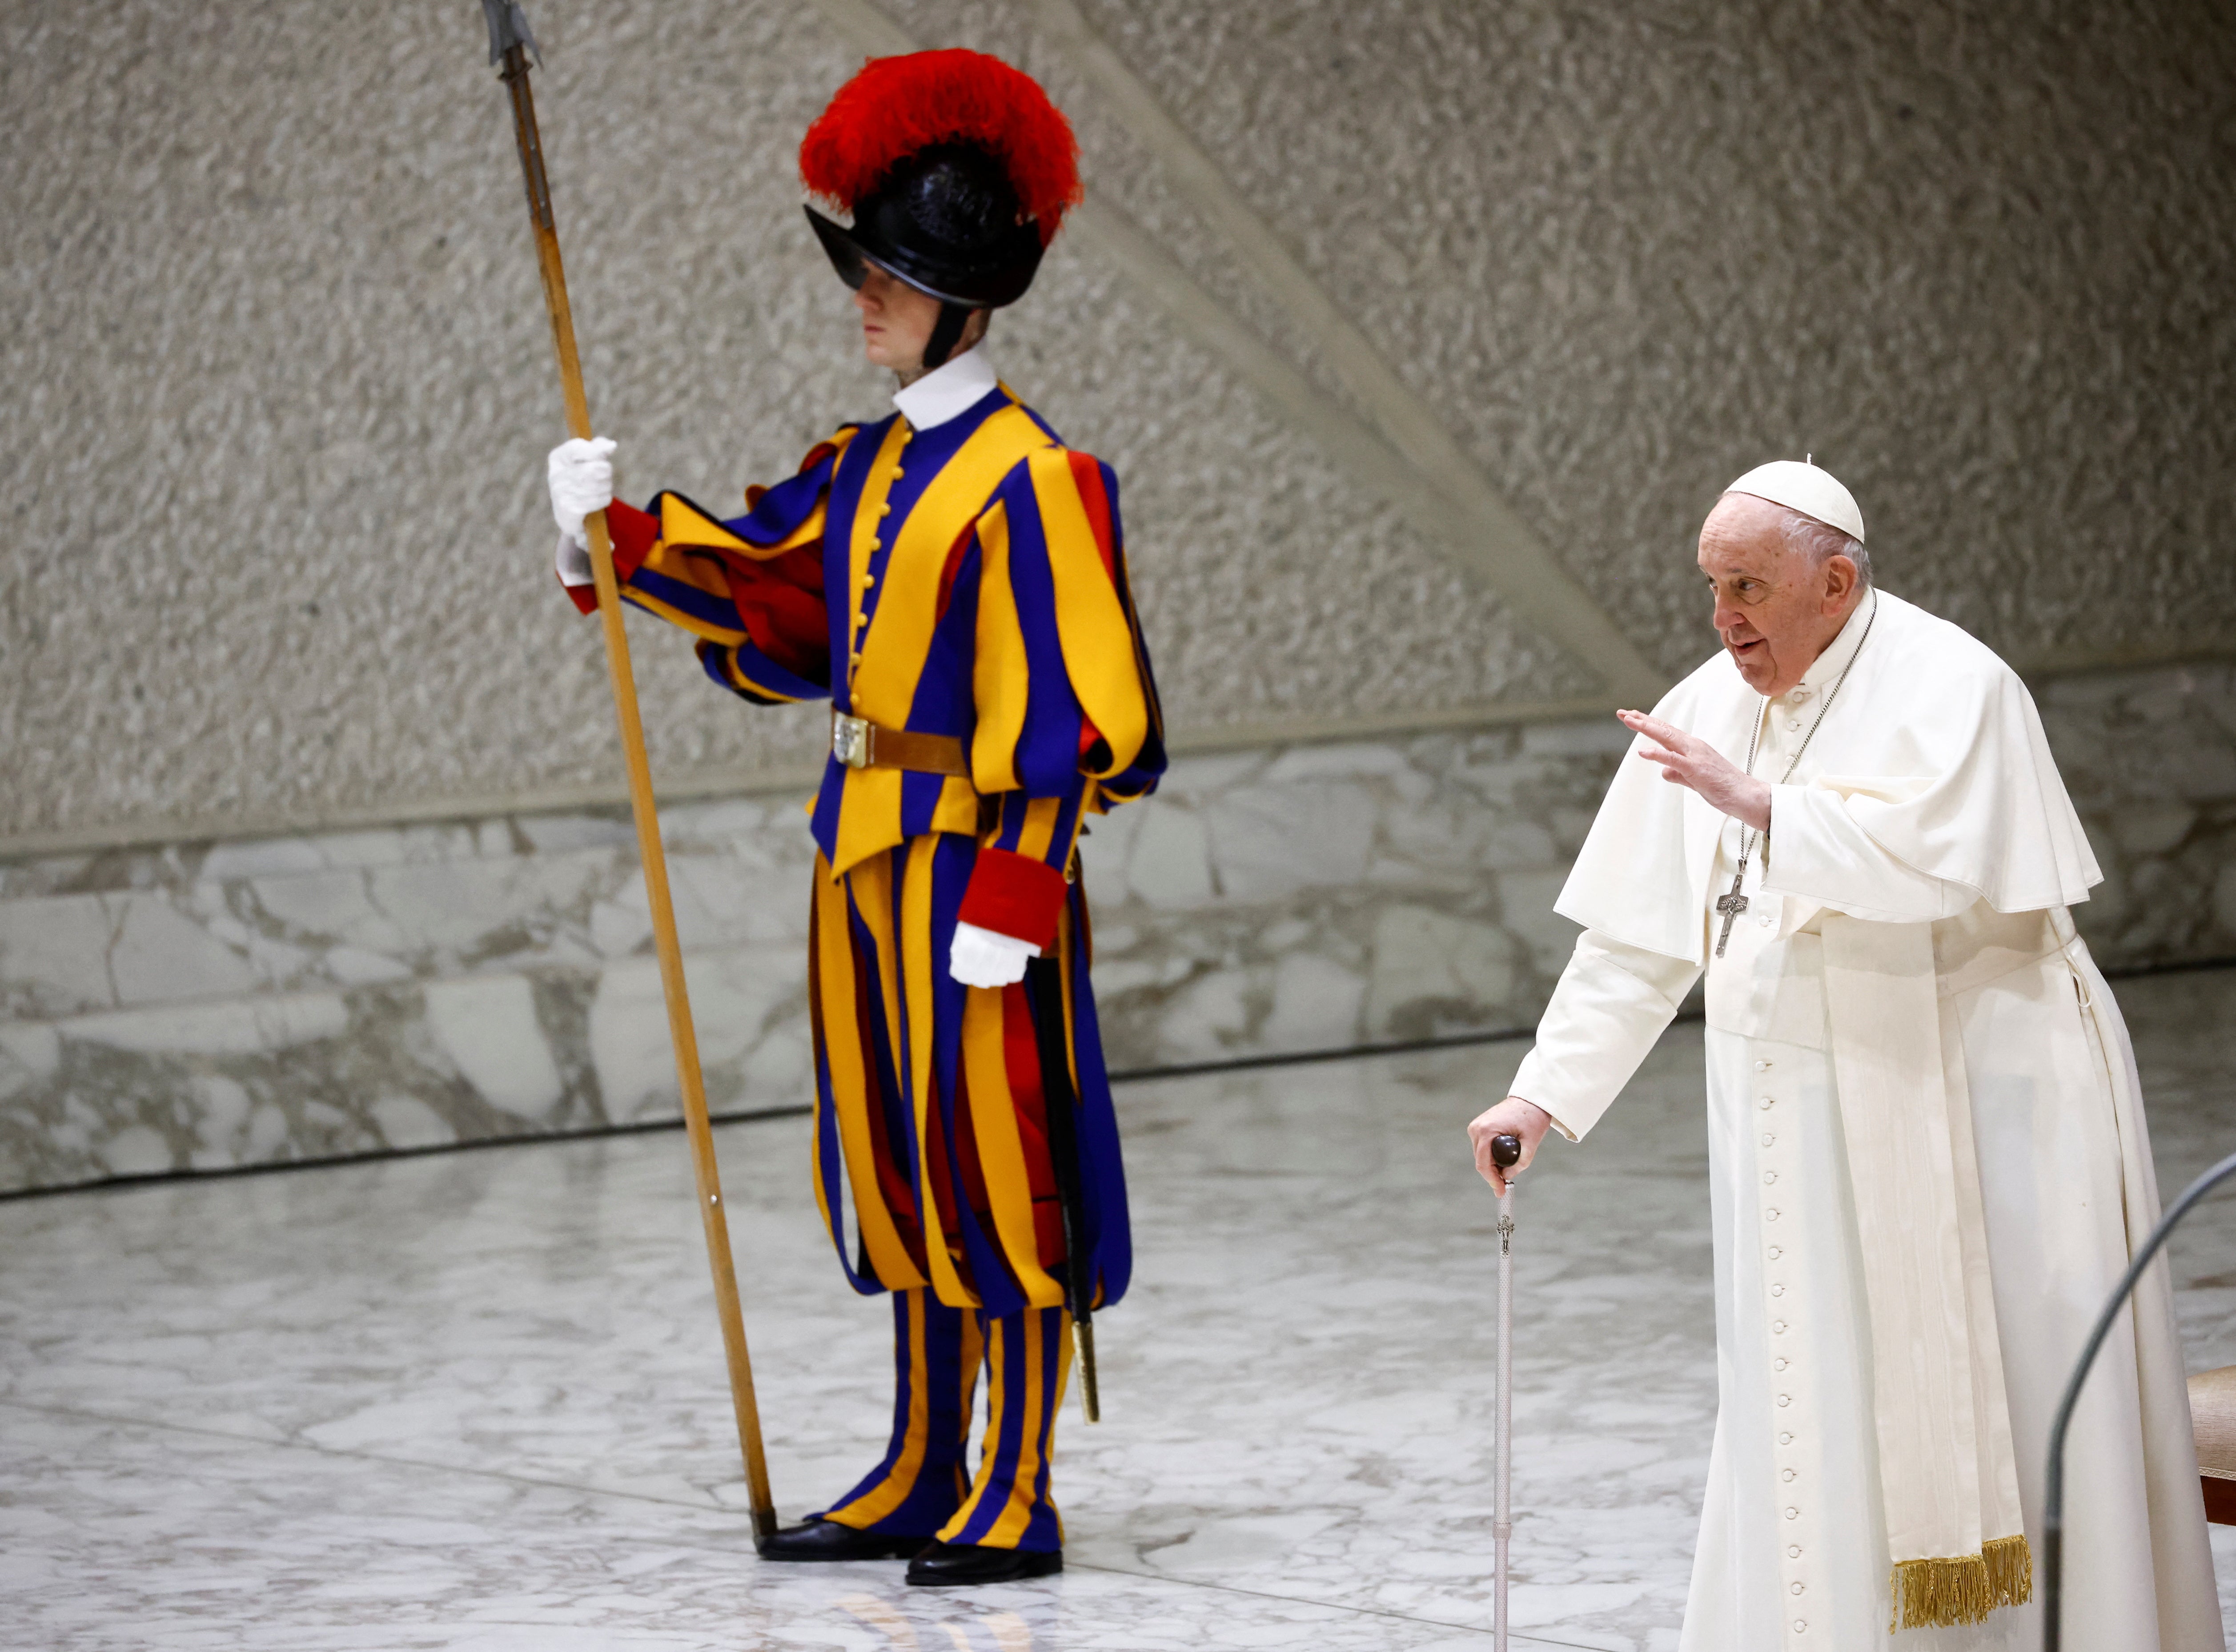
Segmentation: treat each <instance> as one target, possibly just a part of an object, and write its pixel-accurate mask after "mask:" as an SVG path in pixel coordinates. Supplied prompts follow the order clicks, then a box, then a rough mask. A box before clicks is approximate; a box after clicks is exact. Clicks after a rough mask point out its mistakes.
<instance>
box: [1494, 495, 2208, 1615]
mask: <svg viewBox="0 0 2236 1652" xmlns="http://www.w3.org/2000/svg"><path fill="white" fill-rule="evenodd" d="M1700 570H1701V572H1702V573H1703V574H1704V575H1705V576H1707V581H1708V584H1709V587H1710V589H1711V590H1712V592H1713V596H1714V600H1715V628H1716V631H1717V635H1718V636H1719V637H1720V640H1721V642H1722V643H1723V648H1722V651H1721V652H1720V653H1719V654H1718V655H1716V657H1715V658H1713V659H1712V660H1710V661H1707V663H1706V664H1704V665H1702V666H1701V667H1700V668H1699V669H1698V670H1696V671H1694V672H1693V674H1692V675H1690V676H1689V677H1687V678H1686V679H1685V681H1682V682H1680V683H1679V684H1678V685H1677V687H1676V688H1674V689H1672V690H1671V691H1670V692H1669V694H1667V697H1665V698H1664V699H1663V701H1661V704H1660V705H1659V706H1657V707H1656V708H1654V714H1652V715H1651V716H1648V715H1646V714H1642V713H1639V712H1630V711H1626V712H1623V713H1621V714H1620V715H1621V720H1622V721H1623V722H1624V724H1625V725H1626V726H1627V727H1629V728H1630V729H1631V730H1632V731H1633V733H1634V734H1635V735H1636V736H1637V739H1636V740H1635V741H1634V745H1633V747H1632V755H1631V756H1629V757H1628V758H1627V759H1626V760H1624V762H1623V765H1622V767H1621V772H1620V773H1618V774H1617V775H1616V778H1615V783H1614V785H1613V786H1612V787H1609V788H1608V796H1607V800H1606V801H1605V803H1604V804H1603V805H1602V806H1601V809H1600V813H1599V817H1598V819H1597V820H1596V821H1595V824H1594V826H1593V827H1592V830H1591V833H1590V835H1589V837H1588V839H1586V840H1585V844H1584V847H1583V851H1582V853H1581V854H1580V855H1579V856H1578V857H1577V860H1576V865H1575V870H1574V872H1572V873H1571V874H1570V875H1569V878H1568V885H1567V886H1566V887H1565V888H1564V889H1563V890H1562V893H1561V898H1560V899H1559V901H1558V902H1557V903H1556V910H1558V911H1559V912H1562V914H1563V915H1564V916H1566V917H1568V918H1572V919H1574V920H1575V922H1577V923H1579V924H1582V925H1584V933H1583V935H1582V937H1581V938H1579V939H1578V940H1577V943H1576V950H1575V957H1574V958H1572V959H1571V961H1570V962H1569V964H1568V969H1567V971H1565V972H1564V973H1563V974H1562V977H1561V983H1560V985H1559V987H1558V989H1557V990H1556V991H1555V993H1554V995H1553V1000H1552V1003H1551V1004H1549V1006H1548V1008H1547V1010H1546V1011H1545V1016H1544V1018H1543V1020H1542V1022H1541V1023H1539V1025H1538V1029H1537V1042H1536V1047H1535V1048H1534V1049H1533V1050H1531V1051H1530V1053H1529V1056H1527V1058H1525V1059H1524V1060H1523V1062H1522V1067H1521V1070H1520V1071H1519V1072H1517V1073H1516V1076H1515V1079H1514V1085H1513V1091H1514V1093H1513V1094H1512V1095H1510V1096H1508V1097H1507V1098H1506V1099H1505V1100H1504V1101H1503V1102H1500V1103H1499V1104H1498V1105H1497V1106H1496V1107H1494V1108H1492V1109H1490V1111H1488V1112H1486V1113H1485V1114H1483V1116H1482V1117H1480V1118H1479V1119H1477V1120H1476V1122H1475V1123H1474V1124H1473V1125H1472V1126H1471V1127H1470V1135H1471V1136H1472V1137H1473V1138H1474V1142H1475V1147H1476V1164H1477V1167H1478V1168H1480V1169H1481V1170H1482V1172H1483V1175H1484V1176H1485V1177H1487V1178H1488V1179H1489V1180H1490V1181H1491V1182H1492V1184H1493V1185H1494V1186H1502V1185H1503V1176H1504V1175H1508V1174H1511V1173H1508V1172H1502V1171H1501V1170H1500V1169H1499V1168H1497V1167H1496V1165H1494V1164H1493V1163H1492V1162H1491V1160H1490V1139H1491V1137H1492V1136H1494V1135H1498V1134H1501V1133H1503V1132H1511V1133H1513V1134H1515V1135H1519V1136H1520V1137H1521V1139H1522V1159H1521V1162H1520V1164H1519V1165H1517V1167H1516V1169H1517V1170H1518V1169H1520V1168H1523V1167H1526V1166H1527V1165H1528V1164H1529V1158H1530V1155H1532V1154H1534V1153H1535V1151H1536V1147H1537V1144H1538V1142H1540V1141H1541V1140H1542V1137H1543V1136H1544V1135H1545V1132H1546V1131H1547V1130H1548V1129H1558V1130H1559V1131H1560V1132H1561V1133H1562V1135H1565V1136H1567V1137H1568V1139H1570V1140H1571V1141H1575V1140H1578V1139H1580V1138H1582V1136H1583V1135H1584V1134H1585V1133H1586V1132H1587V1131H1588V1130H1589V1129H1591V1128H1592V1126H1593V1125H1594V1124H1595V1123H1596V1122H1598V1120H1599V1118H1600V1116H1601V1114H1602V1113H1604V1112H1605V1111H1606V1110H1607V1109H1608V1105H1609V1104H1610V1103H1611V1102H1613V1101H1614V1100H1615V1096H1616V1095H1617V1093H1618V1092H1619V1091H1621V1089H1622V1087H1623V1086H1624V1084H1625V1083H1628V1081H1629V1078H1630V1076H1631V1074H1632V1073H1633V1072H1634V1070H1636V1069H1637V1067H1638V1064H1639V1063H1640V1062H1641V1060H1642V1059H1643V1058H1644V1056H1646V1053H1647V1050H1649V1049H1651V1048H1652V1046H1653V1044H1654V1040H1655V1039H1656V1037H1659V1036H1660V1034H1661V1030H1662V1029H1663V1028H1664V1027H1665V1026H1667V1024H1668V1023H1669V1021H1670V1018H1671V1017H1673V1016H1674V1015H1675V1013H1676V1011H1677V1007H1678V1004H1679V1003H1680V1001H1681V1000H1682V999H1683V998H1684V997H1685V995H1686V993H1687V991H1689V990H1690V988H1691V987H1692V985H1693V982H1694V981H1695V980H1696V979H1698V978H1699V977H1700V975H1701V972H1702V971H1704V970H1705V971H1706V972H1707V984H1706V988H1705V991H1706V997H1707V1035H1706V1043H1707V1069H1708V1085H1707V1091H1708V1134H1709V1164H1710V1182H1711V1209H1712V1219H1713V1226H1714V1232H1715V1268H1716V1359H1717V1378H1718V1387H1719V1391H1720V1408H1719V1410H1718V1413H1717V1418H1716V1430H1715V1438H1714V1441H1713V1445H1712V1447H1711V1449H1710V1454H1709V1467H1708V1484H1707V1497H1706V1500H1705V1503H1704V1505H1703V1507H1702V1510H1701V1516H1700V1543H1699V1546H1698V1548H1697V1550H1696V1551H1695V1553H1694V1557H1693V1582H1692V1589H1691V1594H1690V1596H1689V1598H1688V1600H1687V1605H1686V1611H1685V1626H1684V1629H1683V1633H1682V1636H1681V1639H1680V1642H1679V1644H1680V1648H1681V1649H1683V1652H1772V1649H1781V1652H1836V1649H1837V1652H1864V1649H1880V1648H1917V1649H1921V1652H1924V1649H1935V1652H1939V1649H1956V1648H1959V1647H1961V1648H1963V1649H1966V1652H1983V1649H1998V1652H2001V1649H2017V1648H2021V1647H2029V1648H2030V1647H2034V1646H2036V1645H2039V1644H2040V1642H2041V1636H2042V1624H2041V1616H2040V1614H2041V1608H2040V1605H2039V1604H2038V1603H2034V1602H2033V1601H2032V1598H2031V1596H2032V1570H2033V1565H2032V1550H2031V1546H2030V1544H2029V1541H2028V1533H2029V1531H2030V1530H2039V1521H2040V1516H2041V1498H2042V1470H2043V1454H2044V1451H2045V1449H2046V1446H2047V1442H2048V1438H2049V1424H2050V1419H2051V1417H2052V1414H2053V1412H2055V1407H2056V1405H2057V1401H2058V1399H2059V1396H2060V1393H2061V1392H2062V1387H2063V1385H2064V1383H2065V1380H2066V1378H2067V1375H2068V1372H2069V1369H2070V1367H2071V1365H2072V1362H2073V1359H2074V1358H2075V1355H2076V1354H2077V1353H2078V1352H2079V1350H2080V1346H2081V1342H2082V1340H2083V1339H2084V1338H2085V1337H2086V1335H2087V1333H2088V1326H2089V1324H2090V1321H2091V1320H2092V1319H2093V1317H2094V1315H2095V1313H2096V1311H2097V1310H2098V1308H2099V1307H2100V1306H2101V1305H2102V1303H2103V1301H2104V1299H2105V1298H2106V1296H2107V1295H2108V1294H2109V1293H2110V1291H2111V1289H2112V1287H2113V1286H2114V1284H2115V1283H2116V1282H2117V1281H2118V1280H2119V1277H2120V1275H2121V1272H2122V1270H2123V1269H2124V1268H2125V1267H2126V1266H2127V1260H2128V1257H2129V1255H2130V1247H2131V1246H2133V1245H2135V1244H2138V1243H2140V1242H2141V1240H2142V1238H2143V1236H2144V1235H2145V1234H2147V1233H2148V1232H2149V1230H2150V1227H2151V1226H2152V1224H2153V1222H2154V1221H2155V1220H2156V1218H2157V1216H2158V1214H2159V1201H2158V1193H2157V1184H2156V1182H2155V1181H2154V1176H2153V1172H2152V1168H2151V1149H2150V1139H2149V1135H2148V1134H2147V1130H2146V1129H2145V1126H2144V1122H2143V1108H2142V1099H2141V1094H2140V1092H2139V1089H2138V1086H2137V1081H2136V1076H2135V1065H2134V1053H2133V1051H2132V1050H2131V1048H2130V1046H2129V1043H2128V1041H2127V1030H2126V1028H2125V1027H2124V1026H2123V1025H2122V1024H2121V1020H2120V1013H2119V1010H2118V1008H2117V1006H2116V1005H2115V1004H2114V1003H2113V1001H2112V994H2111V991H2110V990H2109V989H2108V987H2107V986H2106V985H2105V983H2104V977H2102V975H2101V974H2100V973H2099V972H2098V971H2097V969H2096V966H2095V963H2094V962H2093V961H2092V960H2091V959H2090V958H2089V955H2088V948H2087V946H2086V945H2084V944H2082V942H2081V938H2080V937H2079V936H2077V935H2076V934H2075V932H2074V927H2073V920H2072V918H2071V916H2070V915H2069V912H2068V908H2070V907H2071V906H2072V905H2074V904H2075V902H2077V901H2080V900H2083V899H2085V898H2087V896H2088V890H2089V887H2090V885H2094V884H2095V883H2096V882H2097V881H2098V880H2099V878H2100V876H2101V874H2100V873H2099V872H2098V871H2097V869H2096V863H2095V859H2094V858H2093V857H2092V856H2091V854H2090V852H2089V849H2088V839H2086V837H2085V836H2084V835H2083V834H2082V832H2081V823H2080V821H2079V820H2078V819H2076V818H2075V815H2074V813H2073V806H2072V804H2071V803H2070V801H2069V800H2068V799H2067V797H2066V793H2065V787H2064V785H2063V783H2062V781H2061V780H2059V778H2058V773H2057V768H2056V765H2055V762H2054V761H2053V760H2051V757H2050V754H2049V747H2048V746H2047V745H2046V744H2045V742H2044V740H2043V738H2042V725H2041V722H2040V721H2039V719H2038V718H2037V717H2036V715H2035V708H2034V702H2033V701H2032V700H2031V699H2030V698H2029V695H2028V694H2027V691H2026V688H2025V687H2024V685H2023V684H2022V683H2021V682H2020V681H2019V679H2018V677H2017V676H2016V675H2015V674H2014V673H2013V672H2012V671H2011V669H2010V668H2009V667H2008V666H2006V665H2005V664H2004V663H2003V661H2001V660H1999V659H1998V658H1996V655H1994V654H1992V653H1991V652H1989V650H1988V649H1987V648H1984V647H1983V646H1982V645H1981V644H1980V643H1979V642H1976V641H1975V640H1974V639H1973V638H1972V637H1970V635H1966V634H1965V633H1964V632H1963V631H1961V630H1959V629H1957V627H1956V626H1954V625H1951V624H1949V623H1948V622H1945V621H1943V620H1939V619H1937V618H1935V617H1934V616H1933V615H1930V614H1928V613H1926V612H1924V610H1923V609H1918V608H1915V607H1913V606H1911V605H1910V603H1908V602H1904V601H1902V600H1901V599H1900V598H1899V597H1896V596H1891V595H1889V594H1888V593H1886V592H1884V591H1881V590H1878V589H1874V588H1873V586H1872V584H1871V564H1870V560H1869V558H1868V556H1866V554H1865V552H1864V522H1863V517H1862V514H1861V513H1860V512H1859V511H1858V509H1857V507H1856V503H1855V501H1854V499H1853V498H1852V497H1851V496H1850V495H1849V493H1848V490H1846V489H1845V488H1844V487H1842V486H1841V485H1840V484H1839V483H1838V482H1837V481H1835V480H1834V479H1833V478H1832V477H1831V476H1830V475H1828V474H1827V473H1826V472H1825V471H1822V470H1819V469H1818V468H1817V467H1816V466H1814V465H1812V464H1793V463H1791V462H1780V463H1777V464H1766V465H1763V466H1761V467H1760V468H1759V469H1757V470H1754V471H1749V472H1748V473H1747V474H1746V475H1745V476H1743V477H1740V478H1739V480H1738V481H1737V482H1734V483H1733V484H1732V485H1731V487H1730V488H1729V489H1728V490H1726V492H1725V493H1724V495H1723V497H1722V498H1721V499H1720V500H1719V501H1718V503H1717V504H1716V507H1715V509H1714V510H1713V511H1712V512H1711V513H1710V515H1709V517H1708V519H1707V524H1706V525H1705V526H1704V527H1703V528H1702V530H1701V532H1700ZM1665 782H1667V783H1665ZM2066 1472H2067V1482H2066V1484H2067V1498H2066V1507H2067V1510H2068V1514H2067V1526H2066V1532H2067V1536H2066V1549H2065V1552H2066V1554H2067V1556H2068V1561H2067V1569H2068V1580H2069V1581H2068V1584H2067V1587H2066V1590H2065V1608H2064V1629H2065V1636H2066V1642H2065V1643H2066V1644H2067V1645H2068V1646H2074V1647H2086V1648H2090V1649H2101V1652H2144V1649H2150V1648H2160V1649H2165V1652H2221V1649H2222V1644H2223V1643H2222V1638H2221V1629H2220V1610H2219V1607H2218V1605H2217V1603H2216V1602H2215V1599H2214V1593H2213V1566H2212V1556H2211V1553H2210V1551H2209V1550H2208V1547H2207V1544H2206V1528H2205V1517H2204V1510H2203V1506H2202V1503H2201V1499H2200V1494H2199V1490H2198V1479H2197V1466H2196V1460H2195V1454H2194V1447H2193V1443H2192V1440H2191V1436H2190V1420H2189V1407H2188V1400H2187V1393H2186V1392H2185V1389H2184V1385H2183V1374H2182V1365H2181V1351H2180V1343H2179V1341H2178V1339H2177V1338H2176V1335H2175V1330H2174V1313H2173V1301H2172V1296H2171V1293H2170V1289H2169V1287H2168V1284H2167V1276H2166V1267H2165V1263H2164V1261H2163V1260H2160V1262H2159V1263H2158V1264H2157V1265H2156V1266H2154V1268H2153V1270H2152V1271H2151V1272H2150V1273H2149V1274H2147V1275H2146V1276H2145V1277H2144V1280H2143V1282H2142V1284H2141V1287H2139V1288H2138V1290H2137V1291H2136V1293H2135V1298H2134V1307H2133V1309H2132V1314H2131V1318H2130V1320H2128V1321H2127V1323H2125V1324H2124V1325H2123V1326H2122V1327H2121V1330H2120V1331H2118V1332H2117V1333H2115V1334H2114V1338H2113V1340H2112V1342H2111V1344H2110V1345H2108V1346H2107V1347H2106V1349H2105V1351H2104V1353H2103V1354H2102V1356H2101V1358H2100V1359H2098V1361H2097V1364H2096V1367H2095V1372H2094V1374H2093V1375H2092V1376H2091V1378H2090V1379H2089V1384H2088V1389H2087V1391H2086V1392H2085V1394H2084V1397H2083V1399H2082V1401H2081V1409H2080V1412H2079V1413H2078V1415H2077V1416H2076V1418H2075V1425H2074V1428H2073V1433H2072V1442H2071V1445H2070V1446H2069V1447H2068V1458H2067V1470H2066Z"/></svg>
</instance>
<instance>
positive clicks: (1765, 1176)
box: [1762, 1170, 1778, 1188]
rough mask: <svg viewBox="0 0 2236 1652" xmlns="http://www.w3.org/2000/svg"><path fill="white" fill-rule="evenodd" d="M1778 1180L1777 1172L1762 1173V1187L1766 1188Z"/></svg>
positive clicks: (1767, 1171)
mask: <svg viewBox="0 0 2236 1652" xmlns="http://www.w3.org/2000/svg"><path fill="white" fill-rule="evenodd" d="M1777 1180H1778V1172H1777V1171H1775V1170H1766V1171H1764V1172H1763V1173H1762V1185H1763V1186H1764V1187H1766V1188H1767V1187H1768V1186H1770V1184H1771V1183H1772V1182H1773V1181H1777Z"/></svg>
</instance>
